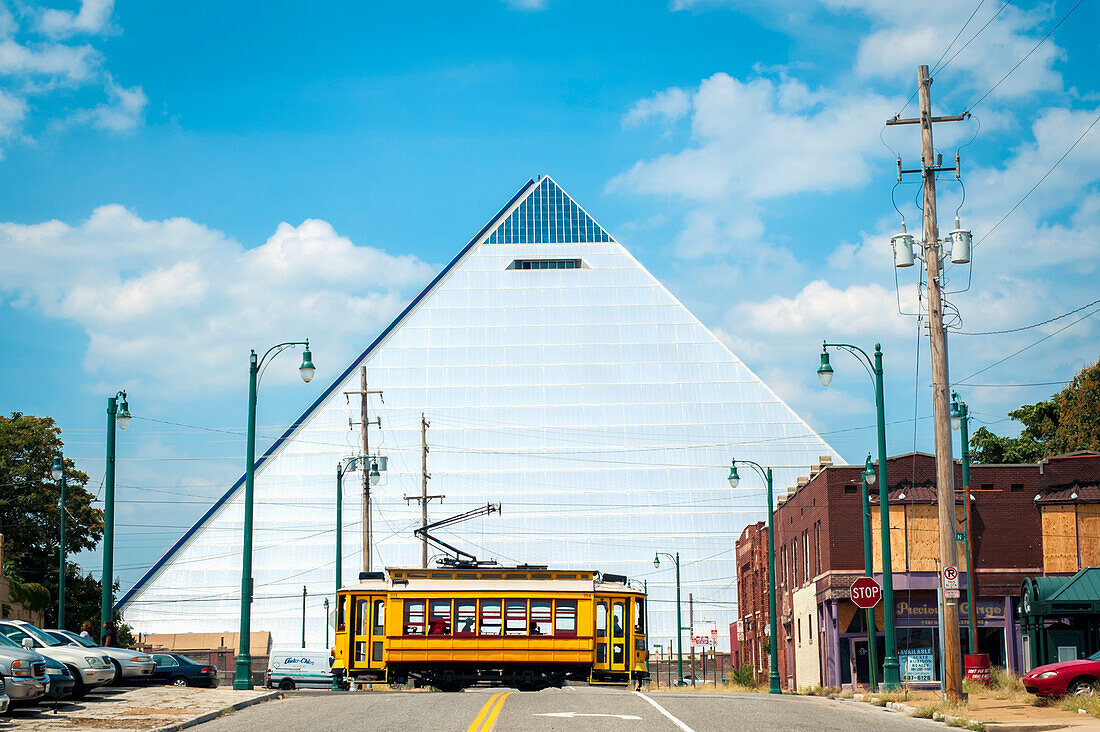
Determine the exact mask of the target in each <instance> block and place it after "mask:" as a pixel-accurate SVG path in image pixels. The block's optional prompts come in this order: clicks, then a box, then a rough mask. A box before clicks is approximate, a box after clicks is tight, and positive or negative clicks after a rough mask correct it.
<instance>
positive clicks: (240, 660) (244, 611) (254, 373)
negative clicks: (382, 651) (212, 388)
mask: <svg viewBox="0 0 1100 732" xmlns="http://www.w3.org/2000/svg"><path fill="white" fill-rule="evenodd" d="M294 346H305V350H303V351H302V365H301V366H299V367H298V373H299V374H301V376H302V381H305V382H306V383H309V382H310V381H311V380H312V379H313V374H314V372H315V371H316V369H315V368H314V366H313V358H312V354H311V353H310V351H309V341H308V340H306V341H288V342H286V343H279V344H278V345H275V346H272V347H271V348H269V349H267V352H266V353H264V355H263V357H261V358H257V357H256V352H255V351H252V353H251V355H250V356H249V362H248V442H247V444H246V447H245V453H246V454H245V468H244V469H245V473H244V546H243V552H242V560H241V632H240V639H239V640H240V652H239V653H238V654H237V669H236V675H235V676H234V678H233V688H234V689H237V690H238V691H240V690H245V689H251V688H252V653H251V648H250V647H249V638H250V636H251V626H252V497H253V484H254V479H255V470H256V387H257V385H258V382H259V373H260V369H261V368H262V367H263V365H264V362H266V361H267V358H268V356H271V357H272V358H274V357H275V356H278V355H279V354H280V353H282V352H283V351H285V350H286V349H288V348H292V347H294Z"/></svg>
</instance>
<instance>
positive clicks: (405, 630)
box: [401, 597, 428, 638]
mask: <svg viewBox="0 0 1100 732" xmlns="http://www.w3.org/2000/svg"><path fill="white" fill-rule="evenodd" d="M416 602H419V603H420V604H421V605H422V606H423V609H422V610H421V614H422V615H421V617H422V620H421V621H420V623H419V627H420V632H419V633H410V632H409V628H410V627H412V628H415V627H417V624H415V623H410V622H409V605H410V604H411V603H416ZM401 635H402V636H404V637H406V638H427V637H428V598H426V597H406V598H402V605H401Z"/></svg>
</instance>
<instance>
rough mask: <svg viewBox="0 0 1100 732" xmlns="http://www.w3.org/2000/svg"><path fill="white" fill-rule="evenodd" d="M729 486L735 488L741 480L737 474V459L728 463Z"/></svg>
mask: <svg viewBox="0 0 1100 732" xmlns="http://www.w3.org/2000/svg"><path fill="white" fill-rule="evenodd" d="M729 482H730V488H736V487H737V484H738V483H740V482H741V476H739V475H738V474H737V461H736V460H734V461H733V462H731V463H730V477H729Z"/></svg>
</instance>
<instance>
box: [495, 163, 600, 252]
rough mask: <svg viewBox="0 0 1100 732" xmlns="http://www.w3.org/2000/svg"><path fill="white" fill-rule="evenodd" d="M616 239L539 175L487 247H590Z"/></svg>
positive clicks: (497, 229) (546, 177) (557, 187)
mask: <svg viewBox="0 0 1100 732" xmlns="http://www.w3.org/2000/svg"><path fill="white" fill-rule="evenodd" d="M613 241H615V239H614V237H612V236H611V235H610V234H608V233H607V231H606V230H605V229H604V228H603V227H602V226H600V225H599V224H598V223H596V220H595V219H594V218H592V216H591V215H590V214H589V213H588V212H587V211H585V210H584V208H583V207H582V206H581V205H580V204H578V203H577V202H576V201H575V200H573V197H572V196H570V195H569V194H568V193H566V192H565V191H564V190H563V189H562V187H561V186H560V185H558V182H557V181H556V180H554V179H553V178H552V177H551V176H549V175H547V174H545V173H539V174H538V178H537V179H536V180H535V181H534V185H533V186H531V187H530V188H529V190H528V191H527V194H526V195H525V196H523V197H522V198H520V199H519V200H518V201H517V202H516V203H515V204H514V205H513V206H512V208H511V210H509V211H505V212H504V215H503V218H502V219H501V220H500V223H499V224H498V225H497V227H496V228H495V229H493V231H492V232H490V233H489V235H488V236H487V237H486V238H485V242H486V243H488V244H587V243H601V242H613Z"/></svg>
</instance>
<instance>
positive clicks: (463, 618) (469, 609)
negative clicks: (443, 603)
mask: <svg viewBox="0 0 1100 732" xmlns="http://www.w3.org/2000/svg"><path fill="white" fill-rule="evenodd" d="M476 627H477V601H476V600H455V635H473V634H474V631H475V630H476Z"/></svg>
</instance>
